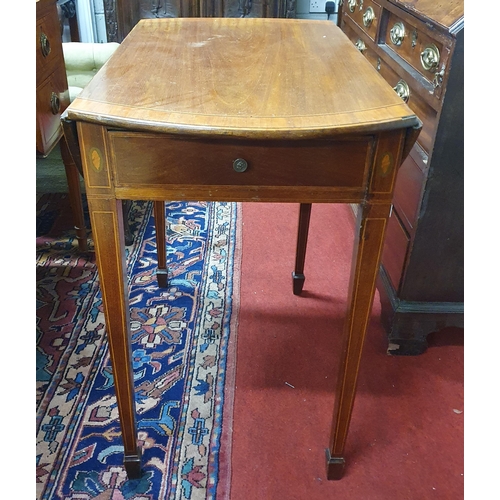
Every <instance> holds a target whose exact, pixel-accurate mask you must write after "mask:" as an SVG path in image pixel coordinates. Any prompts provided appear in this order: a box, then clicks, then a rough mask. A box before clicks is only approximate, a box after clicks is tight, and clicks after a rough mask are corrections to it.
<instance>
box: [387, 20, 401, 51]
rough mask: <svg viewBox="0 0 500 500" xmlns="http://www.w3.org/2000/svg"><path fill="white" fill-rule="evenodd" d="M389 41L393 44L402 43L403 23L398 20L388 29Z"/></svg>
mask: <svg viewBox="0 0 500 500" xmlns="http://www.w3.org/2000/svg"><path fill="white" fill-rule="evenodd" d="M389 34H390V37H391V42H392V43H393V44H394V45H398V46H399V45H401V44H402V43H403V39H404V37H405V25H404V24H403V23H402V22H400V21H398V22H397V23H395V24H394V26H393V27H392V28H391V31H390V33H389Z"/></svg>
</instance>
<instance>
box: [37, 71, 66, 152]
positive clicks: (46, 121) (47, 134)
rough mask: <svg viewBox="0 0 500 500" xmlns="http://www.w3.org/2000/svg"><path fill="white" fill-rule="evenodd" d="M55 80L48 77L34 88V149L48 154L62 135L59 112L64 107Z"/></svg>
mask: <svg viewBox="0 0 500 500" xmlns="http://www.w3.org/2000/svg"><path fill="white" fill-rule="evenodd" d="M64 102H65V101H64V97H63V98H61V93H60V92H59V89H58V85H57V82H56V81H54V79H53V78H51V77H49V78H48V79H47V80H45V82H43V83H42V84H41V85H40V86H38V87H37V89H36V121H37V124H36V125H37V127H36V132H37V133H36V150H37V152H38V153H39V154H41V155H44V156H46V155H48V154H49V153H50V151H51V150H52V148H53V147H54V146H55V144H56V143H57V141H58V140H59V138H60V137H61V135H62V128H61V112H62V110H63V109H64Z"/></svg>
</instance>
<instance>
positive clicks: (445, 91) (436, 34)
mask: <svg viewBox="0 0 500 500" xmlns="http://www.w3.org/2000/svg"><path fill="white" fill-rule="evenodd" d="M339 25H340V27H341V29H342V30H343V31H344V32H345V33H346V35H347V36H348V37H349V38H350V40H351V41H352V43H353V44H355V45H356V47H357V48H358V49H359V50H360V51H361V53H362V54H363V55H364V56H365V57H366V59H367V60H368V61H370V63H371V64H372V65H373V66H374V67H375V68H376V69H377V71H378V72H379V73H380V74H381V75H382V76H383V77H384V79H385V80H386V81H387V82H388V83H389V84H390V85H391V86H392V87H394V89H395V91H396V92H397V93H398V94H399V95H400V96H401V98H402V99H403V100H405V102H407V104H408V106H409V107H410V108H411V109H412V110H413V111H414V112H415V114H416V115H417V116H418V117H419V118H420V120H421V121H422V122H423V128H422V132H421V134H420V136H419V138H418V140H417V142H416V144H415V146H414V147H413V149H412V151H411V152H410V155H409V156H408V158H407V159H406V160H405V162H404V163H403V165H402V167H401V169H400V170H399V172H398V176H397V180H396V185H395V188H394V210H393V213H392V216H391V217H390V219H389V224H388V226H387V238H386V243H385V246H384V252H383V255H382V266H381V271H380V278H379V283H378V289H379V292H380V298H381V302H382V319H383V321H384V323H385V325H386V328H387V332H388V342H389V347H388V352H389V353H390V354H419V353H421V352H423V351H425V349H426V347H427V341H426V338H427V335H428V334H430V333H431V332H436V331H439V330H440V329H442V328H444V327H448V326H456V327H463V317H464V305H463V301H464V260H463V259H464V257H463V248H464V232H463V225H464V220H463V214H464V186H463V177H464V4H463V0H447V1H445V2H436V1H434V0H413V1H412V2H404V1H398V0H390V1H388V0H345V1H344V2H343V4H342V5H341V7H340V12H339Z"/></svg>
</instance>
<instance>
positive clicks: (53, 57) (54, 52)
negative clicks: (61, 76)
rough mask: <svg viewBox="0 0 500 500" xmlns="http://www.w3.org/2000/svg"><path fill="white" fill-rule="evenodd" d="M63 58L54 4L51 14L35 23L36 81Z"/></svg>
mask: <svg viewBox="0 0 500 500" xmlns="http://www.w3.org/2000/svg"><path fill="white" fill-rule="evenodd" d="M63 60H64V58H63V52H62V42H61V27H60V24H59V18H58V16H57V11H56V10H55V6H54V13H53V15H46V16H44V17H42V18H40V19H38V20H37V23H36V78H37V83H38V82H41V81H43V80H44V79H45V78H46V77H47V76H48V75H49V74H50V73H52V72H53V71H54V69H55V68H56V67H57V66H58V65H61V63H62V61H63Z"/></svg>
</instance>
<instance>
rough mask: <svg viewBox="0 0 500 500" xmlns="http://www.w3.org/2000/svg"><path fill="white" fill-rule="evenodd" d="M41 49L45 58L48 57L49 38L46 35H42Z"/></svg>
mask: <svg viewBox="0 0 500 500" xmlns="http://www.w3.org/2000/svg"><path fill="white" fill-rule="evenodd" d="M40 49H41V51H42V56H43V57H47V56H48V55H49V54H50V42H49V37H48V36H47V35H46V34H45V33H42V34H41V35H40Z"/></svg>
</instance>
